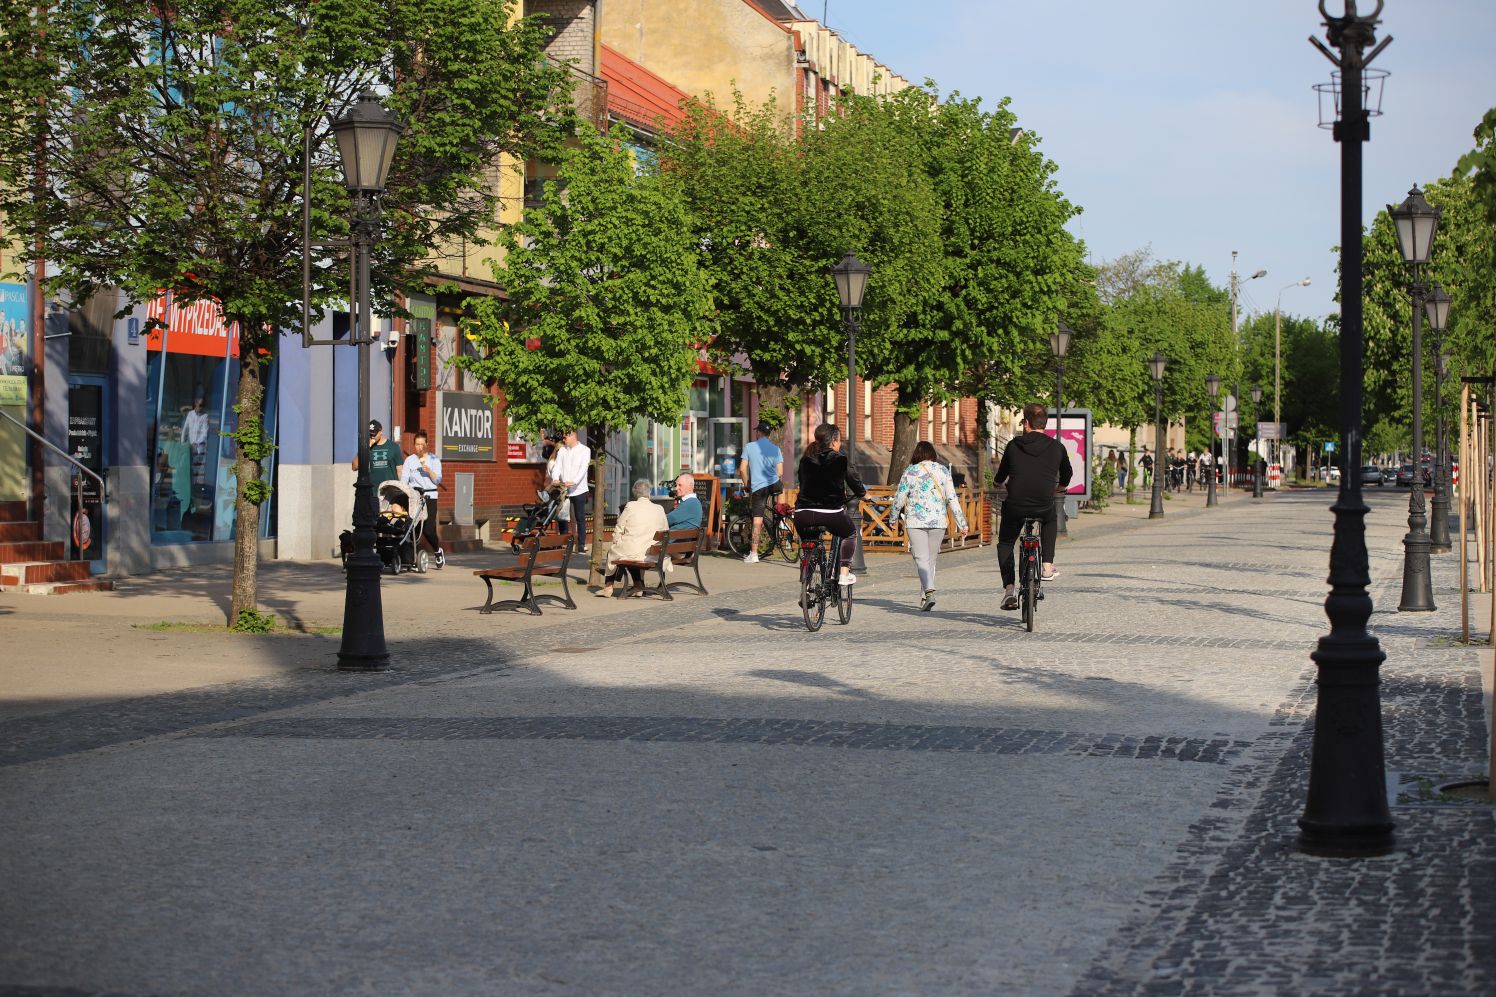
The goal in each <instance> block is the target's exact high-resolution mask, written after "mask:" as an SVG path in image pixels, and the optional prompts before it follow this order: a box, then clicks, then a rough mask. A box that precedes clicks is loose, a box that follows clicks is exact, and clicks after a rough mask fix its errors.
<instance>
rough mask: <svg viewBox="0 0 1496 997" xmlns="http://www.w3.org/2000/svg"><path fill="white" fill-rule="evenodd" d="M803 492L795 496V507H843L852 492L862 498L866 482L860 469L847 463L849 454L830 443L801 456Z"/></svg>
mask: <svg viewBox="0 0 1496 997" xmlns="http://www.w3.org/2000/svg"><path fill="white" fill-rule="evenodd" d="M796 483H797V484H798V485H799V487H800V494H799V495H798V496H797V497H796V498H795V508H796V509H840V508H842V507H843V506H845V505H846V504H847V500H848V499H849V498H850V496H849V495H848V494H847V493H848V491H849V490H850V492H851V494H852V495H856V496H857V497H858V498H861V497H862V496H863V495H864V494H866V493H867V486H866V485H864V484H863V483H862V479H861V478H859V477H858V476H857V472H856V471H854V470H852V469H851V468H850V467H848V466H847V455H846V454H844V453H839V452H838V451H835V450H832V449H831V448H830V447H826V448H825V449H822V450H819V451H817V452H816V453H808V454H806V455H805V456H804V457H801V458H800V471H799V480H798V481H797V482H796Z"/></svg>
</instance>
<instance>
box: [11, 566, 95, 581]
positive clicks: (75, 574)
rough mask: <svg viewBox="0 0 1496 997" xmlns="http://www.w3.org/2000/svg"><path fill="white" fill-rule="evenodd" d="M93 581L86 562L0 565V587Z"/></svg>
mask: <svg viewBox="0 0 1496 997" xmlns="http://www.w3.org/2000/svg"><path fill="white" fill-rule="evenodd" d="M92 580H93V572H92V571H91V570H90V568H89V563H88V562H87V561H16V562H11V563H6V564H0V585H36V584H40V583H42V582H86V581H92Z"/></svg>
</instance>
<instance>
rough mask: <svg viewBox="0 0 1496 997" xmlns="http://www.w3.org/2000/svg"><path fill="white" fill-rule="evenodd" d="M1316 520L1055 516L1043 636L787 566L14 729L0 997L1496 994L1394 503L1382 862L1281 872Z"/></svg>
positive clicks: (883, 573) (1493, 909)
mask: <svg viewBox="0 0 1496 997" xmlns="http://www.w3.org/2000/svg"><path fill="white" fill-rule="evenodd" d="M1329 499H1330V497H1329V495H1328V494H1327V493H1305V494H1299V495H1295V494H1285V495H1280V496H1277V497H1275V498H1272V499H1265V500H1263V501H1261V502H1252V501H1251V500H1247V499H1244V498H1242V497H1239V496H1233V497H1232V500H1231V501H1228V503H1227V504H1226V505H1223V506H1222V507H1221V508H1219V509H1216V510H1210V511H1204V510H1200V509H1198V508H1188V509H1185V508H1182V507H1181V508H1175V507H1173V506H1172V505H1171V507H1170V515H1167V516H1166V517H1165V520H1164V521H1162V522H1158V523H1148V522H1146V521H1143V520H1138V519H1128V520H1123V519H1122V518H1121V517H1119V518H1118V519H1115V520H1112V521H1111V523H1110V524H1109V525H1108V526H1107V528H1106V529H1099V530H1096V531H1094V532H1090V533H1085V532H1078V534H1077V539H1076V540H1075V541H1073V542H1072V543H1069V544H1067V545H1065V546H1064V548H1063V549H1062V551H1061V556H1060V558H1059V562H1060V566H1061V576H1060V579H1059V580H1058V581H1057V582H1055V583H1053V584H1051V585H1050V586H1048V587H1047V592H1046V596H1047V597H1046V599H1045V601H1044V603H1042V604H1041V611H1040V617H1039V629H1038V631H1037V632H1036V633H1033V634H1027V633H1024V632H1023V631H1022V630H1021V628H1020V627H1019V626H1018V625H1017V621H1016V614H1004V613H1001V612H999V611H997V610H996V609H995V601H996V599H995V589H996V586H997V580H996V572H995V568H994V566H993V564H992V562H991V555H990V553H989V552H983V553H979V554H974V555H958V556H954V557H949V556H948V557H946V558H945V559H944V560H943V561H942V569H941V572H942V573H941V579H940V582H939V593H940V595H939V601H938V603H937V606H936V609H935V611H933V612H931V613H921V612H919V611H918V609H917V606H916V602H917V593H916V592H915V591H914V589H915V585H914V583H913V581H912V579H911V578H909V577H908V572H907V567H905V568H903V569H900V570H897V571H892V570H880V571H878V572H877V573H876V574H875V578H870V579H869V580H870V581H874V584H872V585H869V586H867V587H866V588H864V589H862V590H861V591H860V592H859V597H858V600H857V603H856V608H855V612H854V616H853V620H852V623H851V625H850V626H847V627H841V626H838V625H837V624H835V623H834V622H828V624H827V626H826V628H825V629H823V630H822V631H821V632H820V633H817V634H808V633H806V632H805V630H804V628H803V626H802V625H801V624H800V623H799V620H798V610H797V609H796V608H795V606H794V604H793V593H792V589H791V586H790V585H789V584H788V578H787V577H786V578H785V579H777V580H776V581H775V582H774V583H772V584H767V585H760V586H756V587H755V586H748V587H739V588H737V589H735V590H733V591H732V592H731V593H730V595H729V596H724V597H722V598H711V599H703V600H685V599H682V600H679V601H678V602H676V603H673V604H670V605H668V606H659V607H651V608H650V610H649V611H648V612H639V613H624V614H615V615H609V616H598V617H593V618H591V619H588V620H577V619H570V620H569V619H567V618H565V617H560V618H558V619H557V620H555V621H554V622H547V623H546V625H544V626H541V627H534V628H531V629H528V630H526V631H523V632H520V633H515V634H513V635H508V636H505V635H498V634H493V633H463V634H460V635H446V636H443V635H438V634H435V633H431V632H425V633H420V634H413V635H411V636H410V638H409V642H410V643H409V644H408V646H407V645H402V651H408V653H407V654H406V660H407V662H408V663H407V664H406V665H405V666H403V667H402V669H401V673H400V674H398V675H382V676H357V677H354V676H346V675H336V674H329V673H328V672H326V671H325V670H319V669H314V668H300V669H295V670H291V671H288V672H283V673H278V674H275V675H273V676H270V677H261V678H257V679H253V680H250V681H247V682H239V683H233V684H231V685H228V686H214V687H208V688H198V689H186V690H181V691H179V692H176V693H172V694H170V695H167V696H155V697H145V698H139V699H134V700H118V701H113V702H110V703H102V704H95V705H92V706H89V707H87V708H81V709H75V710H70V711H64V712H61V713H52V714H49V715H47V716H30V717H15V718H12V719H10V720H8V721H7V720H0V752H4V754H3V755H0V801H3V803H4V804H5V805H4V806H3V807H0V836H3V837H4V840H6V841H7V843H8V844H7V848H6V849H5V850H4V851H3V853H0V881H3V882H6V883H8V884H11V886H10V888H9V889H8V890H6V891H0V994H4V993H13V994H29V995H40V994H51V993H58V994H61V993H69V994H81V993H101V992H115V993H121V994H133V995H144V994H177V993H181V994H188V993H194V994H195V993H204V994H220V993H223V994H240V993H243V994H268V993H318V994H320V993H327V994H341V993H349V992H377V993H412V994H417V993H444V994H446V993H452V994H467V993H473V994H488V993H505V994H507V993H515V994H530V993H538V994H553V993H554V994H560V993H589V994H591V993H600V994H614V993H616V994H637V993H701V992H712V993H730V994H755V995H756V994H801V993H845V994H870V993H871V994H882V993H889V994H892V993H939V994H947V993H949V994H965V993H1016V994H1066V993H1073V994H1077V995H1080V994H1096V993H1106V994H1132V993H1139V994H1154V993H1159V994H1165V993H1167V994H1172V993H1208V994H1260V993H1295V994H1297V993H1441V994H1442V993H1488V992H1493V991H1496V947H1493V946H1491V945H1490V944H1489V940H1490V938H1491V937H1492V928H1491V926H1492V924H1493V921H1492V918H1493V916H1496V901H1493V897H1496V894H1493V889H1496V834H1493V833H1492V832H1493V831H1496V824H1493V814H1496V810H1493V808H1492V807H1490V806H1484V805H1479V804H1475V803H1458V804H1456V803H1451V802H1449V801H1447V800H1445V799H1443V798H1441V797H1438V796H1436V795H1434V794H1432V793H1431V792H1430V787H1431V786H1432V785H1434V784H1436V783H1438V782H1441V781H1447V780H1450V779H1455V778H1460V777H1471V776H1477V775H1484V774H1485V772H1484V765H1485V759H1486V755H1485V752H1486V746H1487V740H1486V738H1487V732H1486V724H1485V717H1486V715H1487V714H1486V712H1485V710H1486V706H1485V702H1484V700H1483V694H1482V684H1481V675H1480V667H1481V655H1480V653H1479V652H1477V651H1475V650H1471V649H1466V648H1463V647H1458V646H1452V645H1451V644H1450V643H1449V641H1448V640H1447V638H1448V636H1449V635H1450V634H1451V633H1456V634H1457V633H1458V601H1457V600H1458V593H1457V592H1455V591H1454V589H1453V584H1452V583H1453V579H1454V569H1455V566H1454V564H1453V560H1454V559H1453V558H1451V557H1443V558H1437V559H1436V561H1435V569H1436V575H1435V578H1436V596H1437V597H1438V599H1439V602H1440V609H1439V611H1438V612H1436V613H1432V614H1419V615H1417V616H1409V615H1408V614H1398V613H1396V612H1395V611H1394V610H1391V609H1390V608H1389V607H1390V606H1392V605H1393V604H1395V599H1396V594H1397V585H1398V582H1399V579H1400V572H1401V548H1400V544H1399V541H1400V538H1401V533H1402V530H1403V528H1404V527H1403V516H1404V514H1403V512H1402V508H1401V507H1400V506H1399V504H1398V496H1397V495H1396V494H1393V495H1387V496H1381V495H1373V496H1371V501H1372V505H1373V513H1372V515H1371V517H1370V518H1369V543H1370V548H1371V555H1372V557H1371V564H1372V573H1373V581H1374V588H1373V594H1374V597H1375V600H1376V604H1377V607H1378V609H1377V612H1376V614H1375V615H1374V616H1373V619H1372V625H1373V628H1374V630H1375V632H1377V634H1378V635H1379V637H1380V638H1381V640H1382V645H1383V648H1384V650H1385V651H1386V652H1387V654H1388V662H1387V664H1386V665H1385V666H1384V667H1383V704H1384V707H1383V713H1384V718H1385V724H1386V731H1387V736H1386V741H1387V764H1388V769H1389V783H1390V784H1391V786H1392V792H1393V801H1394V806H1393V815H1394V818H1395V819H1396V820H1397V823H1398V842H1399V847H1398V850H1397V852H1396V853H1395V854H1394V855H1392V856H1389V857H1387V858H1382V859H1375V860H1367V861H1360V862H1349V861H1344V860H1324V859H1310V858H1306V857H1304V856H1300V855H1298V854H1297V853H1295V852H1294V851H1293V849H1292V843H1293V838H1294V833H1295V830H1296V828H1295V826H1294V820H1295V819H1296V818H1297V816H1298V815H1299V813H1300V812H1301V811H1302V807H1303V798H1304V790H1305V787H1304V783H1305V779H1306V776H1307V751H1308V748H1309V745H1310V739H1311V736H1312V724H1313V718H1312V712H1313V684H1312V683H1313V670H1312V666H1311V665H1310V663H1309V661H1308V652H1309V650H1311V649H1312V647H1313V644H1314V641H1315V640H1316V639H1317V638H1318V637H1319V636H1320V635H1322V634H1323V633H1324V632H1325V630H1326V625H1325V620H1324V615H1323V609H1322V603H1323V599H1324V594H1325V588H1324V583H1323V576H1324V570H1325V569H1324V566H1325V563H1326V560H1327V550H1328V543H1329V528H1330V517H1329V513H1328V512H1327V511H1326V507H1327V506H1328V504H1329ZM1402 503H1403V506H1404V507H1405V503H1406V498H1405V496H1404V497H1403V498H1402ZM549 620H550V617H549V616H548V617H547V621H549ZM1480 636H1482V637H1484V633H1483V632H1482V633H1481V634H1480ZM350 678H353V679H355V681H354V682H349V681H348V680H349V679H350Z"/></svg>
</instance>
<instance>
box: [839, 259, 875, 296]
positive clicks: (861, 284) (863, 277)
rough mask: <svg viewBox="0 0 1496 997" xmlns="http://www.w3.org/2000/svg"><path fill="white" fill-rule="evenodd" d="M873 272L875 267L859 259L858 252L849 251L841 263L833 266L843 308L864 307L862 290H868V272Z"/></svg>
mask: <svg viewBox="0 0 1496 997" xmlns="http://www.w3.org/2000/svg"><path fill="white" fill-rule="evenodd" d="M872 272H873V268H872V267H870V266H868V265H867V264H866V263H863V262H862V261H861V260H859V259H858V258H857V254H856V253H848V254H847V255H846V256H844V257H842V261H841V262H840V263H838V264H837V265H836V266H834V267H832V268H831V274H832V276H833V277H835V278H836V293H837V294H838V295H839V296H840V297H841V306H842V307H843V308H846V309H856V308H861V307H862V292H863V291H865V290H867V278H868V274H870V273H872Z"/></svg>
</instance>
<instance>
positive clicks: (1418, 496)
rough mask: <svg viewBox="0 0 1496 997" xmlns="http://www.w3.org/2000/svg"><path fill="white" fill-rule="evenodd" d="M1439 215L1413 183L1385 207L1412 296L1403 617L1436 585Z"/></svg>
mask: <svg viewBox="0 0 1496 997" xmlns="http://www.w3.org/2000/svg"><path fill="white" fill-rule="evenodd" d="M1442 213H1443V212H1442V210H1441V209H1440V208H1438V207H1437V206H1435V205H1431V204H1429V203H1428V201H1426V200H1424V198H1423V191H1421V190H1419V189H1418V187H1417V185H1416V184H1415V185H1414V187H1413V189H1412V190H1410V191H1409V192H1408V197H1407V200H1405V201H1403V203H1402V204H1400V205H1398V206H1397V207H1395V208H1394V207H1393V206H1392V205H1390V204H1389V205H1387V214H1389V215H1391V216H1392V221H1393V223H1394V226H1395V228H1396V230H1397V248H1398V249H1399V250H1401V251H1402V257H1403V262H1404V263H1406V264H1407V265H1408V269H1409V271H1410V272H1411V274H1412V277H1411V279H1410V280H1409V282H1408V291H1409V292H1410V293H1411V294H1412V296H1413V484H1412V487H1411V488H1409V489H1408V490H1409V492H1410V494H1409V496H1408V533H1407V536H1405V537H1404V538H1403V583H1402V601H1401V602H1399V603H1398V604H1397V608H1398V609H1399V610H1400V611H1402V612H1405V613H1429V612H1433V610H1434V609H1435V606H1434V586H1433V579H1432V578H1430V577H1429V564H1428V555H1429V547H1430V541H1429V535H1428V516H1427V513H1426V512H1425V509H1424V496H1423V474H1422V468H1423V299H1424V296H1425V295H1426V294H1427V293H1428V285H1427V284H1425V283H1424V282H1423V268H1424V267H1425V266H1427V265H1428V258H1429V252H1430V250H1431V249H1432V248H1433V243H1434V236H1435V235H1436V234H1437V233H1438V231H1439V216H1440V215H1441V214H1442Z"/></svg>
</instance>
